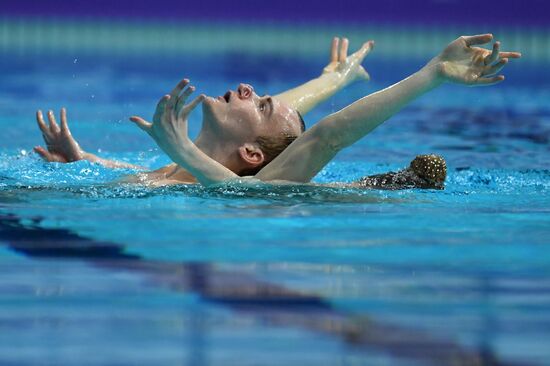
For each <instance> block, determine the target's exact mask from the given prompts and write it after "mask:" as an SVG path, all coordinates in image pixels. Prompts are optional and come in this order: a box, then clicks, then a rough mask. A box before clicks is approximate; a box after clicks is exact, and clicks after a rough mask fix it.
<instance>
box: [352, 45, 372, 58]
mask: <svg viewBox="0 0 550 366" xmlns="http://www.w3.org/2000/svg"><path fill="white" fill-rule="evenodd" d="M373 48H374V41H368V42H365V43H363V46H361V48H360V49H359V50H358V51H357V52H355V53H354V54H353V55H351V57H354V58H357V59H359V60H360V61H359V62H363V60H364V59H365V57H366V56H367V55H368V54H369V53H370V51H372V49H373Z"/></svg>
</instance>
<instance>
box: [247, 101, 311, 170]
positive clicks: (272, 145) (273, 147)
mask: <svg viewBox="0 0 550 366" xmlns="http://www.w3.org/2000/svg"><path fill="white" fill-rule="evenodd" d="M296 113H298V118H300V133H304V131H305V130H306V123H305V121H304V118H303V117H302V115H301V114H300V112H298V111H296ZM297 138H298V136H296V135H291V134H286V133H285V134H282V135H279V136H275V137H270V136H258V138H256V141H255V142H256V143H257V144H258V146H259V147H260V149H261V150H262V152H263V153H264V162H263V163H262V165H259V166H257V167H255V168H251V169H245V170H243V171H241V172H240V173H239V175H240V176H241V177H244V176H249V175H256V174H257V173H258V172H259V171H260V170H262V168H263V167H265V166H266V165H267V164H269V163H270V162H271V161H273V159H275V158H276V157H277V156H279V154H280V153H282V152H283V151H284V149H286V148H287V147H288V145H290V144H291V143H292V142H293V141H294V140H296V139H297Z"/></svg>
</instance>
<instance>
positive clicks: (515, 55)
mask: <svg viewBox="0 0 550 366" xmlns="http://www.w3.org/2000/svg"><path fill="white" fill-rule="evenodd" d="M498 57H500V58H520V57H521V52H500V53H499V54H498Z"/></svg>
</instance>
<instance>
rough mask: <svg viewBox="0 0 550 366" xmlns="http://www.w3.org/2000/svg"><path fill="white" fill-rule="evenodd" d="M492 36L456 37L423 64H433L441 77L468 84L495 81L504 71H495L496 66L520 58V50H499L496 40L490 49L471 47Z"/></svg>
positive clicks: (501, 66)
mask: <svg viewBox="0 0 550 366" xmlns="http://www.w3.org/2000/svg"><path fill="white" fill-rule="evenodd" d="M492 40H493V35H492V34H480V35H475V36H462V37H459V38H458V39H456V40H455V41H453V42H451V43H450V44H449V45H448V46H447V47H446V48H445V49H444V50H443V52H442V53H441V54H440V55H439V56H437V57H435V58H434V59H433V60H431V61H430V62H429V63H428V65H427V66H428V67H430V66H434V67H435V69H436V72H437V73H438V76H439V77H440V78H442V80H443V81H451V82H454V83H459V84H466V85H470V86H478V85H491V84H496V83H498V82H501V81H503V80H504V75H497V74H498V73H499V72H500V70H502V68H503V67H504V66H505V65H506V64H507V63H508V61H509V59H511V58H520V57H521V53H519V52H501V51H500V42H498V41H497V42H495V43H494V44H493V49H492V50H487V49H485V48H481V47H473V46H475V45H483V44H487V43H489V42H491V41H492Z"/></svg>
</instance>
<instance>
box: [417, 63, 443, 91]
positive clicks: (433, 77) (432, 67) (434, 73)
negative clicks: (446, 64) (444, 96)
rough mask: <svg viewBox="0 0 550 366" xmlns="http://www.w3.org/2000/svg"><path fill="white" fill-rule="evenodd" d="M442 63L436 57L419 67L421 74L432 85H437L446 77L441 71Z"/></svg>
mask: <svg viewBox="0 0 550 366" xmlns="http://www.w3.org/2000/svg"><path fill="white" fill-rule="evenodd" d="M442 68H443V63H442V62H441V61H440V60H439V59H437V57H436V58H434V59H433V60H431V61H430V62H429V63H428V64H427V65H426V66H424V67H423V68H422V69H420V71H419V72H420V73H422V74H423V76H424V77H425V78H427V81H428V82H429V83H430V84H431V85H432V86H433V87H437V86H439V85H441V84H443V83H444V82H445V81H447V79H446V78H445V75H444V74H443V72H442Z"/></svg>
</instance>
